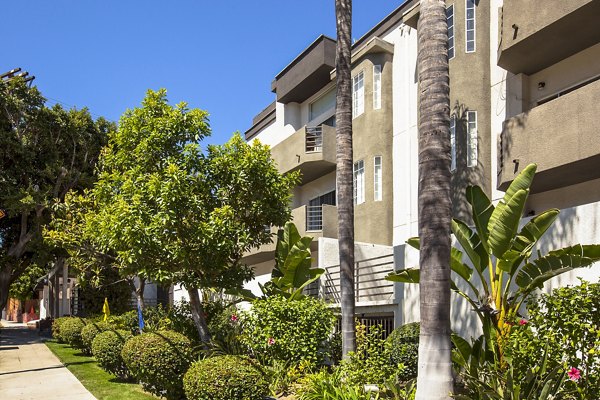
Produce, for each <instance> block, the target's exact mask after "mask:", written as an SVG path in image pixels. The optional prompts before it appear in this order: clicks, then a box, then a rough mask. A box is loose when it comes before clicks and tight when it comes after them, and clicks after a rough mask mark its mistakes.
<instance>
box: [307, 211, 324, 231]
mask: <svg viewBox="0 0 600 400" xmlns="http://www.w3.org/2000/svg"><path fill="white" fill-rule="evenodd" d="M322 229H323V206H322V205H320V206H306V230H307V231H320V230H322Z"/></svg>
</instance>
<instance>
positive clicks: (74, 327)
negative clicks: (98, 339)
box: [60, 318, 86, 350]
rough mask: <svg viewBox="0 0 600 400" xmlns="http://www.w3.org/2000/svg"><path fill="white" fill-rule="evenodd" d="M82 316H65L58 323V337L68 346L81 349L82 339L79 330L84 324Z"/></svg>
mask: <svg viewBox="0 0 600 400" xmlns="http://www.w3.org/2000/svg"><path fill="white" fill-rule="evenodd" d="M85 324H86V323H85V320H84V319H83V318H67V319H65V321H63V322H62V323H61V324H60V337H61V338H62V340H63V341H65V342H66V343H68V344H69V346H71V347H73V348H75V349H80V350H83V348H84V347H83V340H82V339H81V330H82V329H83V327H84V326H85Z"/></svg>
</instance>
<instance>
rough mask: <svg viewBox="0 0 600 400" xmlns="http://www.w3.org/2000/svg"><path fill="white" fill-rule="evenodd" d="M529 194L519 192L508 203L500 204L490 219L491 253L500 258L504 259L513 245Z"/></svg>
mask: <svg viewBox="0 0 600 400" xmlns="http://www.w3.org/2000/svg"><path fill="white" fill-rule="evenodd" d="M528 194H529V192H528V190H526V189H521V190H519V191H517V192H516V193H515V194H514V196H513V197H511V198H510V200H509V201H508V203H506V204H502V203H499V204H498V207H496V209H495V210H494V212H493V214H492V217H491V218H490V221H489V225H488V229H489V239H488V245H489V248H490V250H491V253H492V254H493V255H495V256H496V257H498V258H503V256H504V253H506V251H507V250H508V249H510V247H511V245H512V241H513V239H514V237H515V235H516V234H517V230H518V229H519V222H520V221H521V216H522V215H523V210H524V209H525V202H526V201H527V195H528Z"/></svg>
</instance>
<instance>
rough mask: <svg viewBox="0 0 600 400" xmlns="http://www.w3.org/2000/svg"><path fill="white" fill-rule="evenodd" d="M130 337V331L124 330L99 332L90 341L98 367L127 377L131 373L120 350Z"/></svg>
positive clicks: (121, 376)
mask: <svg viewBox="0 0 600 400" xmlns="http://www.w3.org/2000/svg"><path fill="white" fill-rule="evenodd" d="M88 326H89V325H88ZM132 337H133V335H132V334H131V332H128V331H126V330H116V331H113V330H107V331H104V332H99V333H98V334H97V335H96V337H95V338H94V340H93V342H92V354H93V355H94V357H95V358H96V361H98V365H100V368H102V369H103V370H105V371H106V372H108V373H111V374H113V375H115V376H118V377H120V378H129V377H130V375H131V374H130V373H129V370H128V369H127V366H126V365H125V362H124V361H123V357H121V351H122V350H123V346H124V345H125V342H127V340H129V339H131V338H132Z"/></svg>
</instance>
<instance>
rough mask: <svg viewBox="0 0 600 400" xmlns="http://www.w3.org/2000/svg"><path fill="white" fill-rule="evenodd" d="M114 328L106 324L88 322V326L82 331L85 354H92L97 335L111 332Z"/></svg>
mask: <svg viewBox="0 0 600 400" xmlns="http://www.w3.org/2000/svg"><path fill="white" fill-rule="evenodd" d="M111 328H112V327H111V325H110V324H108V323H106V322H88V324H87V325H86V326H84V327H83V328H82V329H81V342H82V343H83V349H82V350H83V352H84V353H85V354H88V355H91V354H92V342H93V341H94V338H95V337H96V335H98V334H99V333H101V332H104V331H107V330H110V329H111Z"/></svg>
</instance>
